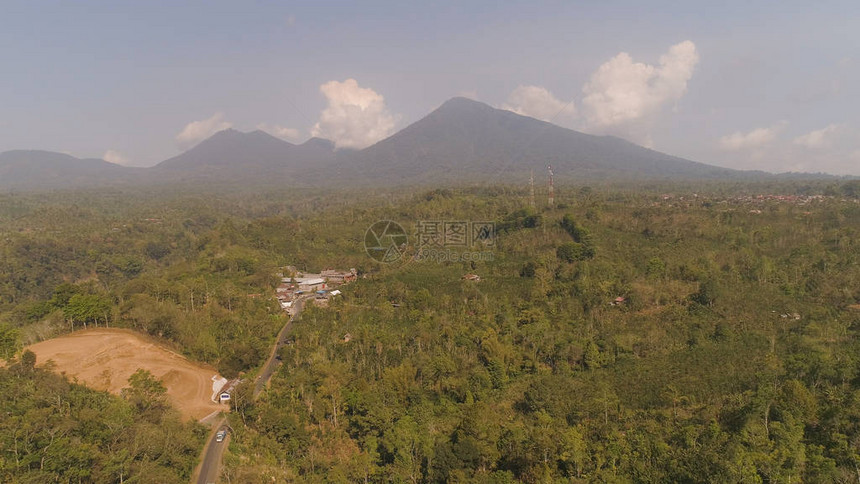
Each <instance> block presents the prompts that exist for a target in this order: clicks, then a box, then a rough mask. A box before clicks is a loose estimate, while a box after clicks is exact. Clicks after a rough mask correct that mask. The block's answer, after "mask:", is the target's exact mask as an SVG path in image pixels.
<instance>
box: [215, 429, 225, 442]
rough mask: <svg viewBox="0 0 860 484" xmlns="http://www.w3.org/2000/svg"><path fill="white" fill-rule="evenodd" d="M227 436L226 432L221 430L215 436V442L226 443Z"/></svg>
mask: <svg viewBox="0 0 860 484" xmlns="http://www.w3.org/2000/svg"><path fill="white" fill-rule="evenodd" d="M226 436H227V431H226V430H219V431H218V433H217V434H215V442H224V437H226Z"/></svg>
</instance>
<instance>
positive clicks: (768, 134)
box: [719, 121, 787, 151]
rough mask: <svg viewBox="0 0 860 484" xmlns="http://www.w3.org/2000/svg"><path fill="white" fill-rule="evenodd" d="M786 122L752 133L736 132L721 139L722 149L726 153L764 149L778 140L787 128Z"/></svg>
mask: <svg viewBox="0 0 860 484" xmlns="http://www.w3.org/2000/svg"><path fill="white" fill-rule="evenodd" d="M786 124H787V123H785V122H784V121H782V122H779V123H777V124H774V125H773V126H770V127H767V128H756V129H754V130H752V131H748V132H746V133H742V132H740V131H735V132H734V133H732V134H729V135H726V136H723V137H722V138H720V143H719V144H720V148H722V149H723V150H726V151H739V150H746V149H756V148H762V147H764V146H766V145H768V144H770V143H771V142H772V141H773V140H775V139H776V137H777V135H778V134H779V133H780V132H781V131H782V130H783V129H784V128H785V125H786Z"/></svg>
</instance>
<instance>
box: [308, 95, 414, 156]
mask: <svg viewBox="0 0 860 484" xmlns="http://www.w3.org/2000/svg"><path fill="white" fill-rule="evenodd" d="M320 92H321V93H322V94H323V95H324V96H325V97H326V100H327V101H328V106H326V108H325V109H324V110H323V111H322V113H320V119H319V121H318V122H317V123H316V124H315V125H314V126H313V128H311V135H312V136H314V137H319V138H326V139H330V140H332V141H334V143H335V146H337V147H338V148H355V149H360V148H364V147H367V146H370V145H372V144H373V143H376V142H377V141H379V140H382V139H384V138H387V137H388V136H390V135H391V134H392V133H394V126H395V124H396V123H397V119H398V118H397V116H395V115H393V114H392V113H391V112H390V111H389V110H388V107H386V105H385V98H384V97H382V95H381V94H379V93H377V92H376V91H374V90H373V89H370V88H365V87H360V86H359V85H358V82H357V81H356V80H355V79H347V80H345V81H343V82H339V81H329V82H327V83H325V84H323V85H321V86H320Z"/></svg>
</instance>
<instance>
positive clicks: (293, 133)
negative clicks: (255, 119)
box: [257, 123, 302, 141]
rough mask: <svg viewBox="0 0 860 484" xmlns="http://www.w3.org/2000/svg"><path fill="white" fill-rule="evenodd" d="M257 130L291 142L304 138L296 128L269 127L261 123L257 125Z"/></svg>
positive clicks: (277, 125)
mask: <svg viewBox="0 0 860 484" xmlns="http://www.w3.org/2000/svg"><path fill="white" fill-rule="evenodd" d="M257 129H259V130H261V131H265V132H267V133H269V134H270V135H272V136H275V137H278V138H281V139H285V140H290V141H295V140H297V139H299V138H300V137H301V136H302V133H301V132H300V131H299V130H297V129H295V128H286V127H284V126H281V125H279V124H274V125H271V126H269V125H268V124H266V123H260V124H258V125H257Z"/></svg>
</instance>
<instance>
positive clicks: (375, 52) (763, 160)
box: [0, 0, 860, 175]
mask: <svg viewBox="0 0 860 484" xmlns="http://www.w3.org/2000/svg"><path fill="white" fill-rule="evenodd" d="M455 96H465V97H469V98H472V99H476V100H478V101H481V102H484V103H487V104H490V105H492V106H495V107H498V108H502V109H509V110H512V111H515V112H518V113H520V114H524V115H528V116H533V117H536V118H539V119H544V120H548V121H551V122H554V123H556V124H559V125H561V126H564V127H567V128H571V129H576V130H579V131H583V132H587V133H592V134H612V135H616V136H621V137H623V138H626V139H629V140H630V141H633V142H635V143H638V144H642V145H644V146H647V147H650V148H653V149H656V150H658V151H662V152H665V153H669V154H672V155H676V156H681V157H684V158H688V159H691V160H695V161H700V162H704V163H710V164H715V165H719V166H726V167H731V168H740V169H759V170H765V171H771V172H786V171H805V172H827V173H834V174H853V175H860V136H858V135H860V2H857V1H856V0H854V1H826V0H825V1H818V2H808V1H803V2H798V1H792V0H782V1H750V0H746V1H722V2H704V1H702V2H697V1H689V0H688V1H660V0H657V1H651V2H640V1H596V0H595V1H564V2H541V1H528V2H519V1H510V2H495V1H469V2H465V1H451V2H444V1H443V2H405V1H391V2H382V1H375V2H374V1H369V2H361V3H358V2H355V3H353V2H328V1H316V2H283V1H282V2H276V1H241V2H240V1H236V0H231V1H219V0H208V1H199V2H162V1H146V2H135V1H117V0H114V1H104V2H99V1H87V0H81V1H77V2H46V1H39V0H28V1H10V0H0V152H2V151H6V150H12V149H45V150H51V151H59V152H65V153H69V154H72V155H74V156H78V157H93V158H104V159H106V160H108V161H111V162H115V163H120V164H125V165H129V166H151V165H154V164H156V163H158V162H160V161H163V160H165V159H167V158H170V157H172V156H175V155H177V154H179V153H181V152H182V151H183V150H186V149H188V148H190V147H192V146H194V144H196V143H198V142H199V141H201V140H202V139H205V138H206V137H208V136H210V135H211V134H214V133H215V132H217V131H218V130H221V129H226V128H228V127H232V128H235V129H239V130H241V131H251V130H254V129H262V130H264V131H267V132H269V133H270V134H272V135H274V136H278V137H281V138H283V139H286V140H288V141H291V142H302V141H304V140H306V139H308V138H309V137H311V136H320V137H325V138H328V139H332V140H333V141H335V143H336V145H337V146H338V147H340V148H362V147H364V146H368V145H370V144H372V143H374V142H376V141H379V140H381V139H384V138H385V137H387V136H389V135H391V134H393V133H394V132H396V131H397V130H399V129H402V128H404V127H406V126H408V125H409V124H410V123H413V122H415V121H417V120H419V119H420V118H422V117H423V116H425V115H426V114H428V113H429V112H431V111H432V110H433V109H435V108H437V107H438V106H439V105H441V104H442V103H443V102H445V101H446V100H448V99H450V98H452V97H455Z"/></svg>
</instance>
